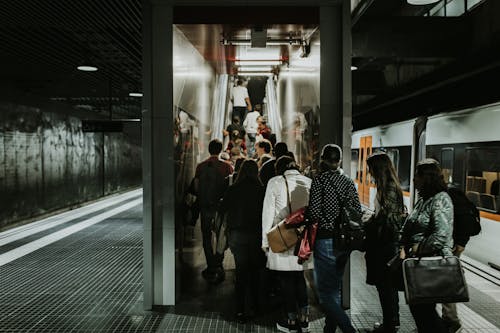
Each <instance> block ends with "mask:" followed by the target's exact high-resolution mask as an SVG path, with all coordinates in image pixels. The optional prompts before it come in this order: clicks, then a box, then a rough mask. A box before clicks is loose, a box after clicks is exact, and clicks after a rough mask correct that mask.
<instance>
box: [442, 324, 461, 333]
mask: <svg viewBox="0 0 500 333" xmlns="http://www.w3.org/2000/svg"><path fill="white" fill-rule="evenodd" d="M445 324H446V328H447V329H448V333H459V332H462V325H461V324H460V323H448V322H445Z"/></svg>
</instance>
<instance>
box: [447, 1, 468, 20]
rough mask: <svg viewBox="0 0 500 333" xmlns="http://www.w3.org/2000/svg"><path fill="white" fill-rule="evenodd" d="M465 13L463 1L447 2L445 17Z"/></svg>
mask: <svg viewBox="0 0 500 333" xmlns="http://www.w3.org/2000/svg"><path fill="white" fill-rule="evenodd" d="M463 13H465V1H464V0H451V1H450V0H448V4H447V5H446V16H448V17H449V16H460V15H462V14H463Z"/></svg>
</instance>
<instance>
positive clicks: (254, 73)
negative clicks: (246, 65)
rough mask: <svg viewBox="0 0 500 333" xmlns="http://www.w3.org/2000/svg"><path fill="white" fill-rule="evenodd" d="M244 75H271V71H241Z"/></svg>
mask: <svg viewBox="0 0 500 333" xmlns="http://www.w3.org/2000/svg"><path fill="white" fill-rule="evenodd" d="M241 75H242V76H271V75H273V73H271V72H245V73H241Z"/></svg>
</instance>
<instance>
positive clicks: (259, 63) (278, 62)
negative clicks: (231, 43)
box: [234, 60, 281, 66]
mask: <svg viewBox="0 0 500 333" xmlns="http://www.w3.org/2000/svg"><path fill="white" fill-rule="evenodd" d="M234 64H235V65H236V66H278V65H281V60H236V61H235V62H234Z"/></svg>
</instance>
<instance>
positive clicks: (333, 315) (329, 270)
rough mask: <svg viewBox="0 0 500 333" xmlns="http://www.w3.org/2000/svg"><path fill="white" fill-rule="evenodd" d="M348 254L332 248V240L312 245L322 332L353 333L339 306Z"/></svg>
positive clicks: (318, 240) (317, 241)
mask: <svg viewBox="0 0 500 333" xmlns="http://www.w3.org/2000/svg"><path fill="white" fill-rule="evenodd" d="M349 255H350V252H344V251H338V250H335V249H334V248H333V239H332V238H326V239H316V243H315V245H314V278H315V280H316V288H317V290H318V297H319V302H320V303H321V306H322V307H323V311H324V312H325V329H324V332H325V333H326V332H328V333H333V332H335V330H336V328H337V327H340V329H341V330H342V332H344V333H351V332H355V330H354V327H353V326H352V324H351V320H350V319H349V317H348V316H347V314H346V313H345V311H344V309H343V308H342V304H341V290H342V277H343V276H344V269H345V265H346V264H347V260H348V259H349Z"/></svg>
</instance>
